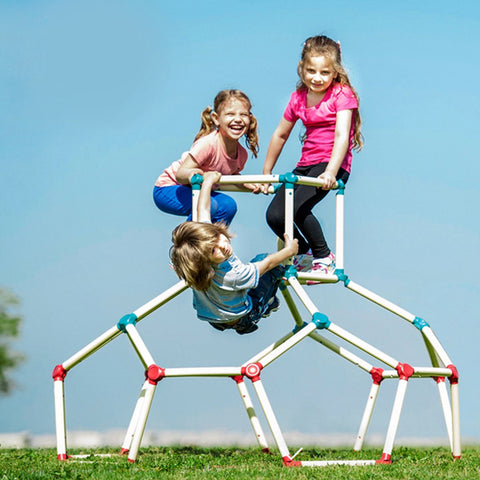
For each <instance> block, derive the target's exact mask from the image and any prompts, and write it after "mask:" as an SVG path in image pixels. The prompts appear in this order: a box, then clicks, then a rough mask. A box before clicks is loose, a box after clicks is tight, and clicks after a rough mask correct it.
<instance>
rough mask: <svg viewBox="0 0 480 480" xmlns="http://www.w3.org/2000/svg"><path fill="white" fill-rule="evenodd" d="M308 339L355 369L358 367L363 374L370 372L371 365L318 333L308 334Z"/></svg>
mask: <svg viewBox="0 0 480 480" xmlns="http://www.w3.org/2000/svg"><path fill="white" fill-rule="evenodd" d="M310 337H311V338H312V339H313V340H315V341H317V342H318V343H320V344H322V345H323V346H324V347H327V348H328V349H329V350H331V351H332V352H334V353H336V354H337V355H339V356H340V357H342V358H344V359H345V360H348V361H349V362H350V363H353V364H354V365H356V366H357V367H360V368H361V369H362V370H364V371H365V372H370V371H371V370H372V367H373V366H372V364H371V363H368V362H366V361H365V360H363V359H361V358H360V357H358V356H357V355H355V354H354V353H352V352H350V351H349V350H347V349H346V348H344V347H340V346H339V345H337V344H336V343H334V342H332V341H330V340H328V339H326V338H325V337H324V336H322V335H320V334H319V333H318V332H315V331H314V332H312V333H311V334H310Z"/></svg>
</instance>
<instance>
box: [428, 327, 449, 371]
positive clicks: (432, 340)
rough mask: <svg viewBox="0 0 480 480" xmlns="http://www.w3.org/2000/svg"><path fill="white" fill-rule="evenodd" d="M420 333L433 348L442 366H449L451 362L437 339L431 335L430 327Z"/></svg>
mask: <svg viewBox="0 0 480 480" xmlns="http://www.w3.org/2000/svg"><path fill="white" fill-rule="evenodd" d="M422 333H423V335H425V337H426V338H427V339H428V341H429V342H430V344H431V345H432V347H433V348H434V350H435V352H436V354H437V355H438V357H439V358H440V361H441V362H442V363H443V365H444V366H447V365H451V364H452V361H451V360H450V357H449V356H448V354H447V352H446V351H445V349H444V348H443V347H442V344H441V343H440V342H439V340H438V338H437V337H436V336H435V334H434V333H433V330H432V329H431V328H430V327H424V328H422Z"/></svg>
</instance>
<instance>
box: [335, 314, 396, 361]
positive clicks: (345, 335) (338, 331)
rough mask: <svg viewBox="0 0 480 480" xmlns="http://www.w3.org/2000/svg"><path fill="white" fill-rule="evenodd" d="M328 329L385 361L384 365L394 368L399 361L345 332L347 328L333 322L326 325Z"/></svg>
mask: <svg viewBox="0 0 480 480" xmlns="http://www.w3.org/2000/svg"><path fill="white" fill-rule="evenodd" d="M328 330H329V331H330V332H332V333H333V334H335V335H337V336H338V337H340V338H343V339H344V340H346V341H347V342H349V343H351V344H352V345H354V346H356V347H357V348H359V349H360V350H363V351H364V352H366V353H368V354H369V355H371V356H372V357H374V358H376V359H378V360H380V361H381V362H383V363H385V364H386V365H389V366H391V367H393V368H395V367H396V366H397V365H398V363H399V362H398V360H396V359H395V358H393V357H391V356H390V355H387V354H386V353H384V352H382V351H381V350H379V349H378V348H375V347H374V346H373V345H370V344H369V343H367V342H365V341H363V340H361V339H360V338H358V337H357V336H355V335H353V334H351V333H350V332H347V330H345V329H343V328H341V327H339V326H338V325H336V324H334V323H333V322H332V323H331V324H330V326H329V327H328Z"/></svg>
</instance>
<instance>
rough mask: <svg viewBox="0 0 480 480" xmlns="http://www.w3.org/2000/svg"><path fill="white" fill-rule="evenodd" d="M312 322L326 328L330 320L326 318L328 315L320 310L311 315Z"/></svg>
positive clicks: (318, 326) (320, 327)
mask: <svg viewBox="0 0 480 480" xmlns="http://www.w3.org/2000/svg"><path fill="white" fill-rule="evenodd" d="M312 322H313V323H314V324H315V325H316V326H317V328H319V329H322V328H328V327H329V326H330V324H331V323H332V322H330V320H329V319H328V317H327V316H326V315H325V314H323V313H320V312H316V313H314V314H313V316H312Z"/></svg>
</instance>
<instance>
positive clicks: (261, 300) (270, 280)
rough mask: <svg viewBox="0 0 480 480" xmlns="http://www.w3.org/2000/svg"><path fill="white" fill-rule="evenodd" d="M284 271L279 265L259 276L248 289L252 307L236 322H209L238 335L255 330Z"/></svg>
mask: <svg viewBox="0 0 480 480" xmlns="http://www.w3.org/2000/svg"><path fill="white" fill-rule="evenodd" d="M266 256H267V254H266V253H260V254H258V255H257V256H256V257H255V258H253V259H252V260H251V262H259V261H260V260H263V259H264V258H265V257H266ZM284 273H285V267H284V266H282V265H279V266H277V267H275V268H272V269H271V270H269V271H268V272H265V273H264V274H263V275H261V276H260V278H259V280H258V285H257V286H256V287H255V288H252V289H250V290H249V291H248V296H249V297H250V298H251V300H252V309H251V310H250V311H249V312H248V313H247V314H246V315H244V316H243V317H241V318H240V319H239V320H238V322H237V323H235V324H233V325H222V324H221V323H214V322H210V325H212V327H214V328H216V329H217V330H221V331H223V330H227V329H233V330H235V331H236V332H237V333H238V334H240V335H243V334H245V333H251V332H254V331H255V330H257V329H258V325H257V323H258V321H259V320H260V319H261V318H262V316H263V315H264V314H265V312H266V311H267V309H268V306H269V302H270V301H271V300H273V298H274V297H275V295H276V293H277V290H278V286H279V285H280V282H281V281H282V278H283V274H284Z"/></svg>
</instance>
